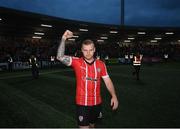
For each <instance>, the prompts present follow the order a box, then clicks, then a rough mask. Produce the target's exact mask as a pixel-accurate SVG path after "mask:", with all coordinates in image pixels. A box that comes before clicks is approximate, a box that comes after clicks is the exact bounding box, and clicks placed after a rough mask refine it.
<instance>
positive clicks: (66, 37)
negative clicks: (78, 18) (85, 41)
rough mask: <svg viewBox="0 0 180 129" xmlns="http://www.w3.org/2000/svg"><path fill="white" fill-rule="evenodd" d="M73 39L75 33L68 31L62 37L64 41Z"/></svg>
mask: <svg viewBox="0 0 180 129" xmlns="http://www.w3.org/2000/svg"><path fill="white" fill-rule="evenodd" d="M72 37H73V32H71V31H70V30H66V31H65V32H64V34H63V36H62V39H64V40H66V39H68V38H72Z"/></svg>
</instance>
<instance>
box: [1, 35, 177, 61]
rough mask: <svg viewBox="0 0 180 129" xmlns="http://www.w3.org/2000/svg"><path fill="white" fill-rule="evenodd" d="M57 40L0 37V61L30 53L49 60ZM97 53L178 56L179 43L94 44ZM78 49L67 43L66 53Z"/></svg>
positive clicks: (112, 56) (25, 57)
mask: <svg viewBox="0 0 180 129" xmlns="http://www.w3.org/2000/svg"><path fill="white" fill-rule="evenodd" d="M57 45H58V41H42V40H32V39H31V40H20V39H19V40H18V39H10V38H8V39H1V40H0V62H6V61H7V57H8V56H11V57H12V58H13V60H14V61H22V62H25V61H28V59H29V57H30V55H31V54H35V55H36V56H37V57H38V59H39V60H50V57H51V56H56V51H57ZM96 48H97V49H96V50H97V54H98V55H99V56H101V57H102V58H104V57H106V56H107V55H108V56H109V57H110V58H119V57H124V55H126V54H132V53H135V52H136V51H139V52H140V53H141V54H143V56H150V57H163V56H164V54H168V55H169V58H173V57H180V45H177V44H176V45H172V44H166V45H165V44H162V45H161V44H160V45H147V44H138V45H135V46H132V45H122V44H117V43H106V44H96ZM78 50H79V51H80V49H79V48H78V47H77V44H68V45H67V46H66V54H68V55H75V56H78V55H79V53H78V52H79V51H78Z"/></svg>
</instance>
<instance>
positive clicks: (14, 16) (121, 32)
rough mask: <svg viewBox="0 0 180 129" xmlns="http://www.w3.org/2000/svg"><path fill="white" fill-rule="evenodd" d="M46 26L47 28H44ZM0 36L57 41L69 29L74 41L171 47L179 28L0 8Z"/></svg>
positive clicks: (176, 38)
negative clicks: (85, 19)
mask: <svg viewBox="0 0 180 129" xmlns="http://www.w3.org/2000/svg"><path fill="white" fill-rule="evenodd" d="M47 25H50V26H47ZM0 28H1V29H0V35H1V36H12V37H20V38H32V37H34V36H36V37H42V39H50V40H54V39H59V38H60V36H61V35H62V33H63V32H64V31H65V30H66V29H69V30H71V31H73V32H74V34H75V35H76V36H77V37H74V39H75V40H81V39H84V38H92V39H93V40H95V41H98V42H103V41H104V42H110V43H117V42H119V43H137V42H142V43H171V42H176V43H178V41H179V40H180V38H179V37H180V28H162V27H135V26H134V27H132V26H117V25H105V24H96V23H88V22H81V21H74V20H66V19H60V18H56V17H50V16H46V15H40V14H35V13H29V12H23V11H17V10H13V9H7V8H0Z"/></svg>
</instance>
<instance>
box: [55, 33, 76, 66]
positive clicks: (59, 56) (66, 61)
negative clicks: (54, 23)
mask: <svg viewBox="0 0 180 129" xmlns="http://www.w3.org/2000/svg"><path fill="white" fill-rule="evenodd" d="M72 36H73V33H72V32H71V31H69V30H66V31H65V32H64V34H63V36H62V38H61V41H60V44H59V47H58V51H57V60H59V61H61V62H62V63H63V64H65V65H67V66H68V65H70V62H71V57H70V56H66V55H64V53H65V41H66V40H67V39H68V38H71V37H72Z"/></svg>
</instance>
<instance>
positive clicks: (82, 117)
mask: <svg viewBox="0 0 180 129" xmlns="http://www.w3.org/2000/svg"><path fill="white" fill-rule="evenodd" d="M101 110H102V108H101V104H99V105H95V106H82V105H76V117H77V122H78V125H79V126H88V125H89V124H94V123H96V122H97V120H98V118H102V112H101Z"/></svg>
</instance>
